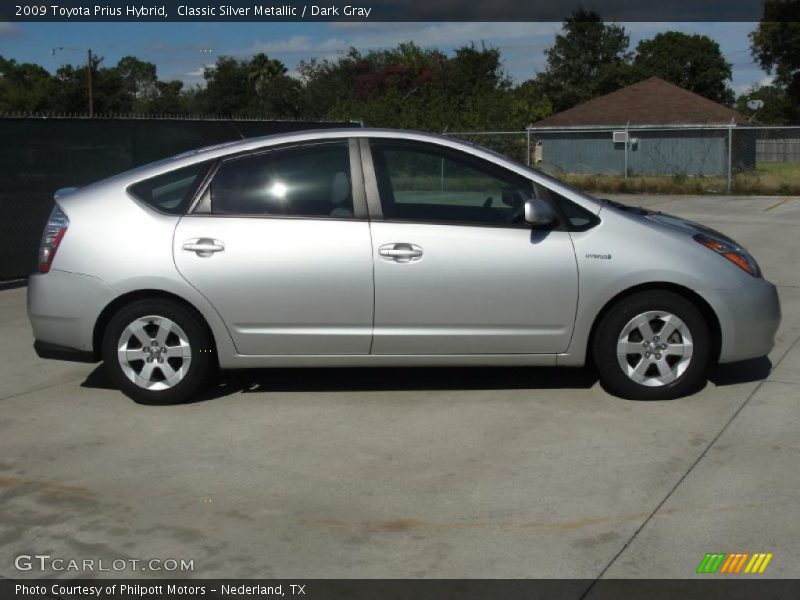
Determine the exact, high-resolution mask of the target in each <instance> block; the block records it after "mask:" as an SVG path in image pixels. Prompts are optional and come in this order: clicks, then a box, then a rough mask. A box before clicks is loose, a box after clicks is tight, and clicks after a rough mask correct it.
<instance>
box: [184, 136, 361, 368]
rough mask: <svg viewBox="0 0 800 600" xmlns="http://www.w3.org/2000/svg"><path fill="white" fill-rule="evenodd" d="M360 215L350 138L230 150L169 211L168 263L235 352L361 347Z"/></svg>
mask: <svg viewBox="0 0 800 600" xmlns="http://www.w3.org/2000/svg"><path fill="white" fill-rule="evenodd" d="M365 217H366V207H365V201H364V192H363V182H362V176H361V167H360V159H359V155H358V147H357V144H356V143H355V142H352V143H350V142H348V140H333V141H327V142H319V143H305V144H300V145H294V146H291V147H280V148H275V149H270V150H268V151H264V152H260V153H256V154H250V155H247V156H239V157H233V158H230V159H227V160H224V161H222V162H221V163H220V165H219V166H218V168H217V169H216V171H215V172H214V173H213V176H212V178H211V180H210V182H209V183H208V185H207V188H206V190H205V191H204V193H203V194H202V196H201V200H200V202H199V204H198V206H197V207H196V208H195V210H194V211H193V212H192V213H191V214H188V215H186V216H185V217H183V218H182V219H181V220H180V223H179V224H178V227H177V229H176V231H175V239H174V246H173V251H174V256H175V264H176V265H177V267H178V270H179V271H180V273H181V274H182V275H183V276H184V277H185V278H186V279H187V280H188V281H189V282H190V283H191V284H192V285H193V286H194V287H196V288H197V289H198V290H200V292H201V293H203V294H204V295H205V296H206V297H207V298H208V299H209V301H210V302H211V303H212V304H213V305H214V307H215V308H216V310H217V311H218V312H219V314H220V315H221V316H222V318H223V320H224V321H225V323H226V324H227V326H228V329H229V330H230V333H231V335H232V337H233V341H234V343H235V345H236V348H237V350H238V351H239V352H240V353H241V354H247V355H285V354H305V355H309V354H310V355H313V354H368V353H369V348H370V341H371V336H372V317H373V284H372V257H371V244H370V231H369V223H368V221H367V220H366V218H365Z"/></svg>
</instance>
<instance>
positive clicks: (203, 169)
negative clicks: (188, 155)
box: [128, 161, 213, 215]
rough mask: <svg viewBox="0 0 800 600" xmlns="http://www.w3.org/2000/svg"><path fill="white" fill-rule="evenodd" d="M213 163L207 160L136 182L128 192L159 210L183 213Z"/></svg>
mask: <svg viewBox="0 0 800 600" xmlns="http://www.w3.org/2000/svg"><path fill="white" fill-rule="evenodd" d="M212 163H213V161H207V162H202V163H198V164H196V165H190V166H188V167H184V168H182V169H176V170H174V171H169V172H167V173H162V174H161V175H157V176H155V177H151V178H150V179H145V180H143V181H140V182H138V183H134V184H133V185H131V186H130V187H128V192H129V193H131V194H132V195H133V196H135V197H136V198H138V199H139V200H141V201H142V202H144V203H145V204H147V205H148V206H151V207H152V208H154V209H155V210H157V211H158V212H161V213H166V214H168V215H182V214H184V213H185V212H186V209H187V208H188V207H189V203H190V202H191V201H192V198H193V197H194V194H195V192H196V191H197V188H198V187H199V186H200V184H201V183H202V182H203V179H204V178H205V176H206V173H208V170H209V169H210V168H211V164H212Z"/></svg>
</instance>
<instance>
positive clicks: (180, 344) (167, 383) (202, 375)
mask: <svg viewBox="0 0 800 600" xmlns="http://www.w3.org/2000/svg"><path fill="white" fill-rule="evenodd" d="M211 350H212V345H211V338H210V335H209V334H208V333H207V331H206V328H205V326H204V324H203V323H202V322H201V321H200V319H199V318H198V317H197V316H196V315H194V314H193V313H192V312H191V311H189V310H187V309H186V308H184V307H183V306H181V305H180V304H178V303H177V302H173V301H171V300H167V299H160V298H159V299H143V300H137V301H134V302H132V303H131V304H129V305H127V306H125V307H123V308H122V309H120V310H119V311H118V312H117V313H116V314H115V315H114V316H113V317H112V318H111V320H110V321H109V323H108V326H107V327H106V330H105V335H104V337H103V360H104V362H105V367H106V370H107V372H108V374H109V377H111V380H112V381H113V382H114V383H115V384H116V385H117V386H118V387H119V389H120V390H122V392H124V393H125V394H126V395H127V396H129V397H130V398H132V399H133V400H135V401H136V402H139V403H141V404H177V403H180V402H184V401H186V400H188V399H190V398H191V397H192V396H194V395H195V394H196V393H197V392H198V391H200V390H201V389H202V388H203V387H204V386H205V385H206V384H207V382H208V380H209V378H210V376H211V374H212V373H213V372H214V367H215V363H214V355H213V353H212V351H211Z"/></svg>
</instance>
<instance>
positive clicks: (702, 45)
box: [633, 31, 734, 105]
mask: <svg viewBox="0 0 800 600" xmlns="http://www.w3.org/2000/svg"><path fill="white" fill-rule="evenodd" d="M633 68H634V73H635V74H636V77H637V78H638V79H645V78H647V77H651V76H653V75H655V76H657V77H660V78H661V79H665V80H666V81H670V82H672V83H674V84H675V85H679V86H681V87H682V88H684V89H687V90H689V91H692V92H694V93H696V94H700V95H701V96H704V97H706V98H708V99H709V100H713V101H714V102H720V103H722V104H726V105H731V104H733V98H734V96H733V90H731V89H730V88H729V87H728V86H727V82H728V81H730V79H731V64H730V63H729V62H728V61H726V60H725V57H724V56H723V55H722V52H721V51H720V48H719V44H718V43H717V42H715V41H714V40H712V39H711V38H709V37H707V36H705V35H697V34H695V35H687V34H685V33H681V32H679V31H666V32H664V33H659V34H658V35H656V36H655V37H654V38H653V39H651V40H642V41H641V42H639V44H638V45H637V46H636V58H635V59H634V61H633Z"/></svg>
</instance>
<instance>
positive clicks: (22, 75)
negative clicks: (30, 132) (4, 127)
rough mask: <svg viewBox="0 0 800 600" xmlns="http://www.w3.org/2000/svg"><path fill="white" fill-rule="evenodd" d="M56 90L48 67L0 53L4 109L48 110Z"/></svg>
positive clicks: (1, 105)
mask: <svg viewBox="0 0 800 600" xmlns="http://www.w3.org/2000/svg"><path fill="white" fill-rule="evenodd" d="M53 92H54V82H53V78H52V77H51V76H50V73H48V72H47V71H46V70H45V69H44V68H42V67H40V66H39V65H34V64H31V63H21V64H20V63H18V62H16V61H15V60H14V59H10V60H8V59H5V58H3V57H2V56H0V112H8V111H22V112H46V111H48V110H51V102H52V96H53Z"/></svg>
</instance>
